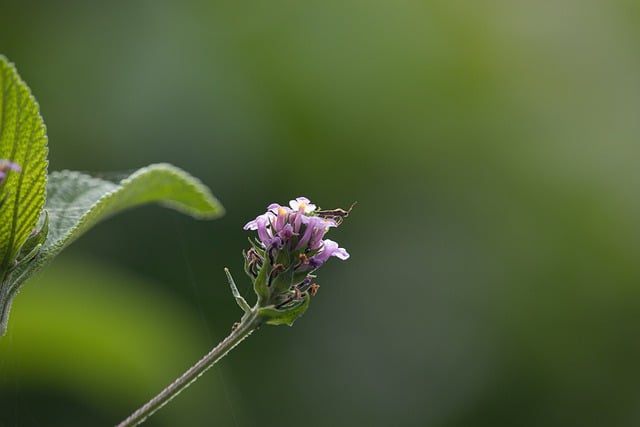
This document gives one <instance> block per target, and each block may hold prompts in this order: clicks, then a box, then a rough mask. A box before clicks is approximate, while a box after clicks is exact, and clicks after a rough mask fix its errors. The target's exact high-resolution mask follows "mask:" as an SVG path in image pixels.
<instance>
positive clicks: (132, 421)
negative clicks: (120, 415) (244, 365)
mask: <svg viewBox="0 0 640 427" xmlns="http://www.w3.org/2000/svg"><path fill="white" fill-rule="evenodd" d="M257 313H258V310H257V308H254V309H253V310H252V311H250V312H248V313H247V315H246V316H245V317H243V319H242V320H241V322H240V323H239V324H238V325H237V327H235V328H234V329H233V331H231V334H229V336H227V337H226V338H225V339H224V340H222V341H221V342H220V343H219V344H218V345H217V346H215V347H214V348H213V350H211V351H210V352H209V353H208V354H207V355H206V356H204V357H203V358H202V359H200V361H198V363H196V364H195V365H193V366H192V367H191V368H189V369H188V370H187V371H186V372H185V373H184V374H182V376H180V377H179V378H178V379H176V380H175V381H174V382H172V383H171V384H170V385H169V386H168V387H166V388H165V389H164V390H162V391H161V392H160V393H159V394H158V395H157V396H155V397H154V398H153V399H151V400H150V401H149V402H147V403H146V404H144V405H143V406H141V407H140V408H139V409H138V410H136V411H135V412H134V413H133V414H131V415H129V417H127V419H125V420H124V421H122V422H121V423H120V424H118V426H117V427H130V426H136V425H138V424H140V423H142V422H143V421H144V420H146V419H147V418H148V417H149V416H150V415H151V414H153V413H154V412H156V411H157V410H158V409H160V408H162V407H163V406H164V405H166V404H167V403H168V402H169V401H170V400H171V399H173V398H174V397H176V396H177V395H178V394H180V392H181V391H182V390H184V389H185V388H187V387H189V386H190V385H191V383H193V382H194V381H195V380H197V379H198V377H200V376H201V375H202V374H203V373H204V372H205V371H206V370H207V369H209V368H210V367H212V366H213V365H215V363H216V362H217V361H218V360H220V359H222V358H223V357H224V356H225V355H226V354H227V353H228V352H229V351H231V350H232V349H233V348H234V347H235V346H236V345H238V344H239V343H240V342H241V341H242V340H244V339H245V338H246V337H248V336H249V335H250V334H251V332H253V331H254V330H255V329H257V328H258V327H259V326H260V325H261V324H262V321H263V320H262V318H261V317H260V316H259V315H258V314H257Z"/></svg>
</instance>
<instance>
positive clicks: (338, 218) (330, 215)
mask: <svg viewBox="0 0 640 427" xmlns="http://www.w3.org/2000/svg"><path fill="white" fill-rule="evenodd" d="M356 203H358V202H353V203H352V204H351V207H350V208H349V210H346V211H345V210H344V209H340V208H337V209H331V210H324V211H316V215H318V216H319V217H321V218H326V219H332V220H334V221H335V222H336V223H337V224H338V225H340V224H342V221H343V220H344V219H345V218H346V217H348V216H349V214H350V213H351V210H352V209H353V207H354V206H355V205H356Z"/></svg>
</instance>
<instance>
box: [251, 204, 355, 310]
mask: <svg viewBox="0 0 640 427" xmlns="http://www.w3.org/2000/svg"><path fill="white" fill-rule="evenodd" d="M338 211H340V212H345V211H342V210H335V211H320V210H318V209H317V207H316V205H314V204H312V203H311V202H310V201H309V199H307V198H306V197H298V198H297V199H295V200H291V201H290V202H289V206H281V205H279V204H276V203H274V204H271V205H269V206H268V207H267V212H265V213H264V214H262V215H259V216H258V217H257V218H256V219H254V220H252V221H249V222H248V223H247V224H246V225H245V226H244V229H245V230H255V231H257V233H258V238H257V239H255V240H254V241H252V248H251V249H249V251H247V252H246V253H245V271H246V272H247V274H248V275H249V277H251V279H252V280H253V282H254V288H255V290H256V293H257V294H258V297H259V299H260V298H261V299H262V300H263V302H266V303H269V304H273V305H275V306H276V307H282V306H283V305H287V304H289V303H291V302H296V301H300V300H301V299H302V298H304V297H306V294H307V293H308V294H311V295H313V294H314V293H315V291H316V290H317V288H318V286H317V285H315V284H312V279H313V278H314V276H313V275H312V274H311V273H312V272H313V271H315V270H316V269H318V268H319V267H320V266H321V265H322V264H324V263H325V262H326V261H327V260H328V259H329V258H330V257H332V256H335V257H336V258H339V259H342V260H345V259H347V258H349V253H348V252H347V251H346V250H345V249H344V248H341V247H339V245H338V243H336V242H334V241H333V240H330V239H325V238H324V236H325V234H326V233H327V232H328V231H329V229H331V228H334V227H337V226H338V225H339V223H340V222H341V217H338V216H336V215H335V213H336V212H338ZM343 216H346V215H343Z"/></svg>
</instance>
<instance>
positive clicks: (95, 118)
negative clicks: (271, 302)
mask: <svg viewBox="0 0 640 427" xmlns="http://www.w3.org/2000/svg"><path fill="white" fill-rule="evenodd" d="M639 40H640V3H638V2H634V1H626V0H607V1H598V0H581V1H577V0H558V1H554V2H544V1H543V2H531V1H507V0H491V1H485V2H475V1H451V0H446V1H445V0H434V1H410V0H398V1H388V2H382V1H372V0H340V1H333V0H325V1H322V2H315V1H303V2H301V1H276V2H224V1H182V2H169V1H149V0H147V1H131V2H98V1H68V2H64V3H63V2H50V1H14V0H3V1H2V2H1V3H0V52H1V53H2V54H4V55H6V56H7V57H8V58H9V59H10V60H11V61H13V62H14V63H15V64H16V65H17V67H18V70H19V72H20V74H21V75H22V77H23V78H24V79H25V80H26V81H27V82H28V84H29V85H30V87H31V89H32V91H33V92H34V93H35V95H36V97H37V99H38V101H39V103H40V106H41V111H42V114H43V116H44V118H45V121H46V124H47V127H48V135H49V140H50V169H51V170H59V169H65V168H68V169H77V170H83V171H93V172H103V171H116V172H119V171H127V170H131V169H133V168H137V167H140V166H143V165H145V164H148V163H152V162H161V161H168V162H171V163H174V164H176V165H178V166H180V167H182V168H184V169H186V170H188V171H190V172H191V173H192V174H194V175H196V176H198V177H199V178H201V179H202V180H203V181H204V182H205V183H207V184H208V185H210V187H211V188H212V190H213V192H214V194H215V195H216V196H217V197H218V198H219V199H220V200H221V201H222V203H223V204H224V206H225V207H226V209H227V215H226V216H225V217H224V218H222V219H220V220H216V221H212V222H198V221H195V220H192V219H190V218H187V217H183V216H180V215H179V214H177V213H175V212H171V211H168V210H163V209H161V208H159V207H157V206H149V207H144V208H141V209H137V210H134V211H130V212H127V213H126V214H123V215H121V216H119V217H117V218H113V219H111V220H109V221H107V222H105V223H103V224H101V225H99V226H98V227H97V228H95V229H94V230H92V231H91V232H90V233H89V234H87V235H86V236H84V237H83V238H82V239H81V240H80V241H78V242H76V243H74V244H73V245H72V247H70V248H69V249H68V250H66V251H65V252H64V254H63V255H62V256H60V258H59V259H58V260H57V261H56V262H55V263H54V264H53V265H51V266H50V268H48V269H46V270H44V272H42V273H41V274H39V275H38V276H37V277H36V278H34V279H33V280H31V281H30V282H29V283H28V284H27V285H26V286H25V287H24V291H23V292H22V293H21V294H20V295H19V296H18V297H17V299H16V301H15V303H14V306H13V311H12V317H11V324H10V329H9V332H8V334H7V336H5V337H4V338H2V339H1V340H0V426H2V427H5V426H87V425H113V424H115V423H117V422H119V421H120V420H121V419H122V418H124V417H125V416H126V415H128V413H129V412H130V411H132V410H133V409H134V408H136V407H137V406H138V405H139V404H141V403H143V402H145V401H146V400H147V399H148V398H149V397H150V396H151V395H152V394H154V393H155V392H157V391H158V390H159V389H160V388H161V387H163V386H164V385H166V384H168V383H169V382H170V381H171V380H173V378H175V377H176V376H177V375H178V374H179V373H181V372H182V371H183V370H184V369H185V368H186V367H187V366H189V365H190V364H192V363H193V362H195V361H196V360H197V359H198V358H199V357H200V356H201V355H203V354H204V353H205V352H207V351H208V349H209V348H210V347H211V346H212V345H213V344H214V343H216V342H218V341H219V340H220V339H221V338H223V337H224V336H225V335H226V334H227V333H228V331H229V329H230V327H231V325H232V324H233V322H235V321H236V320H237V319H238V318H239V316H240V314H241V313H240V312H239V309H238V308H237V307H236V306H235V304H234V302H233V299H232V298H231V295H230V294H229V291H228V288H227V285H226V282H225V277H224V274H223V270H222V269H223V267H224V266H229V267H230V268H231V269H232V271H234V272H235V275H236V279H237V281H238V282H240V283H242V285H241V288H242V290H243V291H244V292H246V293H247V294H248V293H249V291H250V290H249V287H248V281H247V280H244V279H243V278H242V259H241V251H242V249H243V248H244V247H245V246H246V244H247V243H246V238H247V233H246V232H245V231H243V230H242V225H243V224H244V223H245V222H246V221H247V220H249V219H252V218H253V217H255V216H256V215H257V214H259V213H260V212H261V211H262V210H263V209H264V208H265V207H266V205H267V204H269V203H271V202H274V201H277V202H280V203H284V202H286V201H287V200H289V199H290V198H293V197H296V196H299V195H306V196H308V197H310V198H311V199H312V200H313V201H314V202H316V203H318V204H320V205H321V206H322V207H324V208H333V207H338V206H340V207H343V208H346V207H348V206H349V205H350V204H351V203H352V202H353V201H358V205H357V207H356V208H355V209H354V211H353V213H352V215H351V216H350V217H349V219H348V220H347V221H345V223H344V225H343V226H342V227H341V229H339V230H338V231H337V232H336V233H335V234H334V235H333V238H335V239H336V240H338V241H339V242H340V243H341V244H342V246H344V247H346V248H347V249H348V250H349V251H350V252H351V254H352V257H351V259H350V260H349V261H347V262H340V261H339V260H334V261H332V262H330V263H328V264H327V265H326V266H325V267H324V268H323V269H322V271H321V272H320V277H319V283H320V285H321V286H322V287H321V290H320V292H319V294H318V296H317V297H316V298H315V299H314V301H313V304H312V306H311V308H310V309H309V311H308V313H307V314H306V315H305V316H304V317H303V318H302V319H301V320H300V321H299V322H298V323H297V324H296V325H295V327H293V328H287V327H278V328H272V327H269V328H263V330H261V331H259V333H256V334H254V335H253V336H251V338H250V339H248V340H247V341H245V342H244V343H243V344H242V345H241V346H240V347H238V348H237V349H236V350H234V351H233V352H232V353H231V355H230V356H229V357H227V358H226V359H225V360H224V361H223V362H221V363H220V364H219V365H218V366H216V367H215V368H214V369H212V370H211V371H210V372H208V373H207V375H205V376H204V377H203V378H202V379H201V381H199V382H197V383H196V384H195V385H194V386H193V387H191V388H190V389H188V390H187V391H186V392H184V393H183V394H182V395H181V396H179V398H178V399H176V400H175V401H174V402H172V403H171V404H170V405H169V406H168V407H166V408H165V409H163V410H162V411H161V412H159V413H158V414H157V415H156V416H154V417H153V418H152V419H151V420H150V421H149V422H148V423H147V424H146V425H149V426H176V425H183V426H212V425H220V426H222V425H229V426H255V425H262V426H280V425H304V426H354V425H356V426H359V425H363V426H443V427H444V426H446V427H454V426H455V427H457V426H516V425H517V426H563V427H564V426H569V425H575V426H603V425H607V426H637V425H640V364H639V363H638V361H639V360H640V344H639V342H638V339H639V336H640V262H638V260H639V258H640V256H639V255H640V253H639V251H640V196H639V193H638V189H639V188H640V171H639V169H638V160H639V159H640V43H639Z"/></svg>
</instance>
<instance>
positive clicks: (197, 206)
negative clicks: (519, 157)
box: [0, 164, 224, 335]
mask: <svg viewBox="0 0 640 427" xmlns="http://www.w3.org/2000/svg"><path fill="white" fill-rule="evenodd" d="M152 202H157V203H160V204H161V205H163V206H166V207H169V208H172V209H175V210H177V211H179V212H182V213H185V214H187V215H190V216H192V217H195V218H199V219H214V218H217V217H220V216H221V215H222V214H223V213H224V209H223V207H222V205H221V204H220V203H219V202H218V201H217V200H216V199H215V198H214V197H213V195H212V194H211V192H210V191H209V189H208V188H207V187H206V186H204V185H203V184H202V183H201V182H200V181H199V180H197V179H196V178H194V177H192V176H191V175H189V174H187V173H186V172H184V171H183V170H181V169H179V168H177V167H175V166H172V165H169V164H156V165H151V166H147V167H144V168H142V169H139V170H138V171H136V172H134V173H133V174H131V175H130V176H129V177H127V178H125V179H123V180H122V181H120V182H119V183H113V182H110V181H106V180H103V179H100V178H94V177H91V176H89V175H86V174H83V173H80V172H72V171H63V172H54V173H52V174H51V175H50V176H49V183H48V186H47V203H46V206H45V209H46V211H47V212H48V215H49V224H48V228H49V231H48V237H47V239H46V241H45V242H44V244H43V245H42V247H41V248H40V252H39V253H38V255H37V256H36V257H35V258H34V259H33V261H31V262H29V263H26V264H24V265H20V266H18V268H16V269H15V271H13V272H12V274H11V276H10V277H9V280H7V281H5V282H4V283H2V284H1V285H0V286H1V287H0V335H2V334H4V331H5V330H6V323H7V318H8V315H9V308H10V304H11V300H12V299H13V296H15V294H16V292H17V291H18V289H19V287H20V286H21V285H22V284H23V283H24V282H25V280H26V279H27V278H29V277H30V276H31V275H32V274H33V273H35V272H36V271H38V270H40V269H41V268H42V267H43V266H44V265H46V264H47V263H48V262H49V261H51V260H52V259H53V258H54V257H55V256H56V255H58V254H59V253H60V251H62V249H64V248H65V247H66V246H68V245H69V244H70V243H71V242H73V241H74V240H76V239H77V238H78V237H80V236H81V235H82V234H84V233H85V232H86V231H87V230H89V229H90V228H91V227H92V226H94V225H95V224H96V223H98V222H99V221H101V220H103V219H105V218H108V217H110V216H111V215H114V214H116V213H118V212H121V211H123V210H125V209H129V208H132V207H135V206H140V205H144V204H148V203H152Z"/></svg>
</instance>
